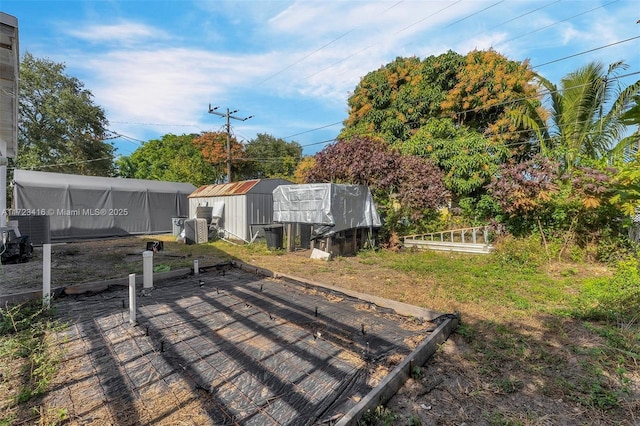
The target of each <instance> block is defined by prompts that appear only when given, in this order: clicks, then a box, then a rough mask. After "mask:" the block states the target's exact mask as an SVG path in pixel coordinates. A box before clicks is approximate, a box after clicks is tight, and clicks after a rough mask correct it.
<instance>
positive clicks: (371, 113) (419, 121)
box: [340, 51, 464, 144]
mask: <svg viewBox="0 0 640 426" xmlns="http://www.w3.org/2000/svg"><path fill="white" fill-rule="evenodd" d="M463 61H464V57H463V56H461V55H459V54H457V53H455V52H452V51H449V52H447V53H444V54H442V55H439V56H430V57H428V58H426V59H425V60H424V61H420V59H419V58H417V57H410V58H400V57H399V58H396V60H395V61H393V62H391V63H389V64H387V65H386V66H384V67H381V68H380V69H378V70H376V71H372V72H370V73H369V74H367V75H366V76H365V77H364V78H363V79H362V80H361V81H360V83H359V84H358V86H357V87H356V88H355V90H354V92H353V94H352V95H351V96H350V97H349V100H348V104H349V117H348V118H347V120H346V121H345V127H344V129H343V131H342V132H341V134H340V138H342V139H347V138H349V137H351V136H354V135H362V136H378V137H382V138H383V139H385V140H387V141H389V142H390V143H392V144H393V143H396V142H398V141H404V140H406V139H408V138H409V136H410V135H411V134H412V133H413V132H414V131H415V130H416V129H418V128H420V126H421V125H423V124H424V123H425V122H426V121H427V120H428V119H429V118H431V117H439V116H440V115H441V107H440V104H441V103H442V101H443V100H444V99H445V98H446V95H447V92H448V91H449V90H451V89H452V88H453V87H454V85H455V83H456V73H457V70H458V69H459V68H460V66H461V65H462V63H463Z"/></svg>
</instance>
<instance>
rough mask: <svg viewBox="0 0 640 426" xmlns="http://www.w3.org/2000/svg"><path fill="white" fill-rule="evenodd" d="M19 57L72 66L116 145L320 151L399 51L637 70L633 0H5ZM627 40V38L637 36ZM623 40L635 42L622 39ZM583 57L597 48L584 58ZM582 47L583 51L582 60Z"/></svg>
mask: <svg viewBox="0 0 640 426" xmlns="http://www.w3.org/2000/svg"><path fill="white" fill-rule="evenodd" d="M0 9H1V10H2V11H3V12H5V13H8V14H10V15H13V16H16V17H17V18H18V24H19V31H20V53H21V54H24V53H25V52H29V53H31V54H33V55H34V56H36V57H39V58H46V59H50V60H53V61H55V62H63V63H65V64H66V73H67V74H68V75H71V76H74V77H77V78H78V79H80V80H81V81H82V82H83V83H84V84H85V88H87V89H89V90H90V91H91V92H92V93H93V95H94V101H95V103H96V104H97V105H99V106H101V107H102V108H104V109H105V111H106V115H107V118H108V120H109V129H110V130H111V131H113V132H115V133H117V134H120V135H124V137H118V138H116V139H114V144H115V146H116V148H117V149H118V151H117V152H118V154H122V155H128V154H130V153H131V152H132V151H134V150H135V149H136V148H137V147H138V146H140V141H147V140H150V139H157V138H160V137H162V135H164V134H167V133H173V134H183V133H200V132H203V131H219V130H223V125H224V121H225V120H224V118H222V117H219V116H217V115H214V114H209V113H208V106H209V104H211V105H212V106H219V107H220V109H219V110H218V111H222V112H224V111H225V110H226V108H229V109H230V110H232V111H233V110H238V112H236V113H235V114H234V115H235V116H237V117H240V118H244V117H248V116H253V118H251V119H249V120H246V121H239V120H231V126H232V131H233V133H234V135H235V136H236V137H237V138H238V139H239V140H244V141H248V140H251V139H253V138H255V137H256V135H257V134H258V133H266V134H270V135H273V136H275V137H277V138H284V139H285V140H287V141H296V142H298V143H300V144H301V145H302V146H303V148H304V154H313V153H315V152H317V151H319V150H320V149H322V148H323V147H324V146H326V145H327V144H328V143H329V141H331V139H333V138H335V137H336V136H337V135H338V133H339V132H340V129H341V127H342V125H341V123H342V121H343V120H344V119H345V118H346V116H347V98H348V96H349V94H350V93H351V92H352V91H353V89H354V88H355V87H356V85H357V84H358V82H359V80H360V78H361V77H363V76H364V75H366V74H367V73H369V72H370V71H373V70H375V69H377V68H379V67H380V66H384V65H386V64H387V63H389V62H391V61H392V60H394V59H395V58H396V57H398V56H402V57H409V56H417V57H419V58H421V59H424V58H425V57H427V56H430V55H439V54H441V53H444V52H446V51H448V50H453V51H455V52H458V53H460V54H466V53H468V52H469V51H471V50H473V49H480V50H484V49H489V48H493V49H494V50H496V51H497V52H499V53H501V54H503V55H505V56H507V57H508V58H510V59H513V60H525V59H529V60H530V63H531V64H532V65H533V67H534V70H536V71H538V72H540V73H541V74H543V75H544V76H545V77H547V78H549V79H550V80H551V81H553V82H555V83H559V82H560V78H561V77H562V76H564V75H566V74H567V73H568V72H571V71H573V70H575V69H577V68H578V67H580V66H583V65H585V64H587V63H588V62H590V61H594V60H599V61H602V62H604V63H605V64H609V63H612V62H615V61H619V60H623V61H624V62H625V63H627V64H628V65H629V68H628V70H627V71H626V72H625V74H630V75H629V76H628V77H624V78H621V79H619V80H618V82H619V83H620V84H623V85H628V84H631V83H632V82H635V81H637V80H638V79H640V23H638V21H639V20H640V2H639V1H638V0H617V1H592V0H569V1H559V0H542V1H525V0H518V1H514V0H510V1H499V0H493V1H492V0H490V1H482V0H459V1H458V0H447V1H424V0H421V1H416V0H404V1H399V0H390V1H366V0H357V1H356V0H350V1H335V0H320V1H316V0H306V1H270V0H263V1H209V0H194V1H189V0H183V1H177V0H172V1H157V0H155V1H147V0H83V1H62V0H0ZM629 39H631V40H629ZM625 40H626V41H625ZM585 52H588V53H585ZM574 55H575V56H574Z"/></svg>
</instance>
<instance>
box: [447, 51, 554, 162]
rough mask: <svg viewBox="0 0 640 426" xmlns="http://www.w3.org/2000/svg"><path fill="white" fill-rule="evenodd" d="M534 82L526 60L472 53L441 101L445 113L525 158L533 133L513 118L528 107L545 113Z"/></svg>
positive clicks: (493, 53)
mask: <svg viewBox="0 0 640 426" xmlns="http://www.w3.org/2000/svg"><path fill="white" fill-rule="evenodd" d="M533 79H534V73H533V71H532V70H531V68H530V66H529V64H528V62H526V61H525V62H518V61H512V60H509V59H508V58H506V57H504V56H502V55H501V54H499V53H497V52H495V51H494V50H487V51H473V52H470V53H469V54H467V56H466V57H465V62H464V65H463V66H462V67H460V69H459V71H458V73H457V74H456V84H455V86H454V87H453V88H452V89H451V90H449V91H448V92H447V96H446V99H445V100H444V101H443V102H442V105H441V106H442V109H443V114H445V115H448V116H450V117H452V118H453V119H454V120H455V121H456V123H458V124H459V125H466V126H467V127H470V128H471V129H475V130H476V131H478V132H480V133H482V134H484V135H485V136H487V137H488V138H490V139H491V140H494V141H499V142H501V143H503V144H505V145H507V146H509V147H511V150H512V151H513V154H514V155H515V156H519V157H526V156H528V155H529V154H530V151H531V148H532V147H531V145H530V144H529V143H528V142H529V140H530V138H531V137H532V136H533V133H532V132H529V131H522V130H524V129H523V128H522V127H521V126H519V123H518V122H517V121H514V120H512V119H511V115H512V113H513V111H514V110H519V109H522V108H525V107H526V108H530V109H533V110H534V111H540V112H541V113H542V110H541V109H540V103H539V102H538V99H537V97H536V95H537V92H536V86H534V85H533V84H532V81H533Z"/></svg>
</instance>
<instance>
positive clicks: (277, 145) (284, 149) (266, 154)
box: [244, 133, 302, 179]
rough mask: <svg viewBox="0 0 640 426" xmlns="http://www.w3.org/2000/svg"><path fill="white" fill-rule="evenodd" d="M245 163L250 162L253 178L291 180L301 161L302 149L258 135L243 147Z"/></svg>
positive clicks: (269, 136)
mask: <svg viewBox="0 0 640 426" xmlns="http://www.w3.org/2000/svg"><path fill="white" fill-rule="evenodd" d="M244 152H245V155H246V161H248V162H251V163H252V165H253V167H252V169H253V176H252V177H254V178H259V179H260V178H282V179H293V175H294V172H295V171H296V168H297V167H298V163H300V161H301V160H302V147H301V146H300V144H299V143H297V142H287V141H285V140H284V139H280V138H278V139H276V138H275V137H273V136H271V135H267V134H264V133H258V135H257V137H256V138H255V139H252V140H250V141H249V142H248V143H247V144H246V145H245V147H244Z"/></svg>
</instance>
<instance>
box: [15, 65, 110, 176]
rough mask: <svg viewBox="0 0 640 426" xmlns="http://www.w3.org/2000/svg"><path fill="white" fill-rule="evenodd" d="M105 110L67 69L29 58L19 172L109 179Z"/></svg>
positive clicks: (23, 79)
mask: <svg viewBox="0 0 640 426" xmlns="http://www.w3.org/2000/svg"><path fill="white" fill-rule="evenodd" d="M107 125H108V122H107V119H106V118H105V113H104V110H103V109H102V108H101V107H99V106H97V105H95V104H94V101H93V95H92V94H91V92H90V91H89V90H87V89H85V88H84V84H83V83H82V82H81V81H80V80H78V79H77V78H75V77H71V76H69V75H67V74H65V65H64V64H61V63H56V62H53V61H50V60H46V59H38V58H35V57H34V56H33V55H31V54H30V53H26V54H25V56H24V58H23V60H22V63H21V65H20V109H19V127H18V155H17V158H16V167H18V168H24V169H40V170H46V171H54V172H64V173H77V174H84V175H96V176H110V175H112V174H113V172H114V167H113V158H114V147H113V145H112V144H111V143H108V142H106V141H105V135H106V127H107Z"/></svg>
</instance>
